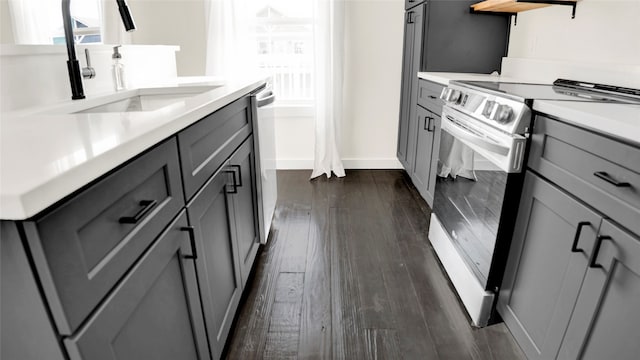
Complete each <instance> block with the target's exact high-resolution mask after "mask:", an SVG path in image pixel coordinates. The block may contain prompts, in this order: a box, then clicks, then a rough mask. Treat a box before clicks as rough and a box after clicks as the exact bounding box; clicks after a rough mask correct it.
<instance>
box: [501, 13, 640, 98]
mask: <svg viewBox="0 0 640 360" xmlns="http://www.w3.org/2000/svg"><path fill="white" fill-rule="evenodd" d="M521 59H522V60H525V61H524V62H522V61H519V60H521ZM506 62H507V64H506V65H507V72H508V71H509V70H510V69H511V70H512V71H514V72H516V73H514V74H507V75H514V76H518V75H523V76H527V75H529V76H538V77H539V78H540V79H541V80H543V81H546V80H549V79H552V78H553V77H554V76H555V77H560V76H565V77H569V78H576V79H580V80H589V81H596V82H605V83H607V82H611V83H615V84H619V85H623V86H631V87H640V0H581V1H579V2H578V5H577V9H576V17H575V19H571V8H570V7H568V6H550V7H546V8H542V9H536V10H531V11H525V12H521V13H519V14H518V21H517V25H515V26H514V25H513V24H512V25H511V33H510V37H509V55H508V59H506ZM511 63H517V64H516V66H515V67H511V66H510V65H511ZM503 70H505V62H503ZM546 75H548V77H547V76H546Z"/></svg>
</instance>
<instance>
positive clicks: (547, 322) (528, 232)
mask: <svg viewBox="0 0 640 360" xmlns="http://www.w3.org/2000/svg"><path fill="white" fill-rule="evenodd" d="M600 222H601V217H600V216H599V215H598V214H597V213H595V212H594V211H592V210H590V209H589V208H587V207H586V206H584V205H582V204H581V203H580V202H578V201H577V200H575V199H573V198H572V197H571V196H569V195H568V194H565V193H564V192H562V191H561V190H559V189H558V188H557V187H555V186H553V185H551V184H549V183H548V182H546V181H545V180H543V179H541V178H540V177H538V176H536V175H534V174H533V173H531V172H529V171H528V172H527V174H526V176H525V183H524V190H523V193H522V198H521V201H520V209H519V211H518V218H517V221H516V227H515V232H514V236H513V240H512V243H511V248H510V253H509V258H508V262H507V267H506V270H505V275H504V279H503V282H502V289H501V291H500V295H499V299H498V311H499V312H500V314H501V315H502V317H503V319H504V321H505V323H506V324H507V326H508V327H509V330H511V333H512V334H513V336H514V338H515V339H516V341H517V342H518V344H520V347H521V348H522V350H523V352H524V353H525V355H526V356H527V358H529V359H540V360H543V359H544V360H548V359H555V358H556V356H557V354H558V351H559V349H560V345H561V341H562V338H563V335H564V333H565V331H566V329H567V326H568V324H569V318H570V316H571V312H572V310H573V307H574V305H575V303H576V299H577V297H578V293H579V291H580V286H581V284H582V279H583V278H584V276H585V272H586V271H587V267H588V262H589V257H590V255H591V254H592V248H593V246H594V244H595V240H596V234H597V231H598V228H599V226H600Z"/></svg>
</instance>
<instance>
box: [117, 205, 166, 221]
mask: <svg viewBox="0 0 640 360" xmlns="http://www.w3.org/2000/svg"><path fill="white" fill-rule="evenodd" d="M139 204H140V206H142V208H140V210H138V212H137V213H136V214H135V215H133V216H123V217H121V218H120V223H121V224H137V223H138V221H140V220H141V219H142V218H143V217H145V215H147V214H148V213H149V212H150V211H151V210H152V209H153V208H154V207H156V205H158V202H157V201H155V200H142V201H140V203H139Z"/></svg>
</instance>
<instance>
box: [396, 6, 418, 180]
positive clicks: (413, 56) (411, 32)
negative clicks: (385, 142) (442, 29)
mask: <svg viewBox="0 0 640 360" xmlns="http://www.w3.org/2000/svg"><path fill="white" fill-rule="evenodd" d="M423 7H424V6H423V5H420V6H418V7H417V8H415V9H413V10H411V11H407V12H406V13H405V25H404V45H403V49H404V50H403V54H402V85H401V90H400V123H399V126H398V152H397V155H398V160H400V162H401V163H402V165H403V166H404V168H405V169H409V168H410V164H413V150H414V149H415V139H413V137H414V136H415V133H414V132H413V131H412V130H411V129H412V128H413V127H412V125H415V122H414V121H412V117H413V116H414V115H415V104H416V99H415V98H414V95H415V89H416V84H417V83H418V78H417V73H418V71H419V69H420V49H421V42H422V21H423V19H424V17H423ZM412 134H413V135H412Z"/></svg>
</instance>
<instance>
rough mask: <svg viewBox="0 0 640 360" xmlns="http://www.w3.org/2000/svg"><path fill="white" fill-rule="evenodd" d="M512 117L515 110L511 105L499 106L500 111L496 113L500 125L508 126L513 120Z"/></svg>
mask: <svg viewBox="0 0 640 360" xmlns="http://www.w3.org/2000/svg"><path fill="white" fill-rule="evenodd" d="M511 115H513V110H512V109H511V106H509V105H499V106H498V110H497V111H496V115H495V119H493V120H496V121H498V122H500V123H503V124H506V123H508V122H509V121H510V120H511Z"/></svg>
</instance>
